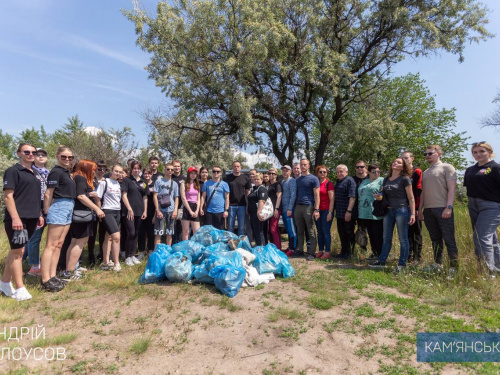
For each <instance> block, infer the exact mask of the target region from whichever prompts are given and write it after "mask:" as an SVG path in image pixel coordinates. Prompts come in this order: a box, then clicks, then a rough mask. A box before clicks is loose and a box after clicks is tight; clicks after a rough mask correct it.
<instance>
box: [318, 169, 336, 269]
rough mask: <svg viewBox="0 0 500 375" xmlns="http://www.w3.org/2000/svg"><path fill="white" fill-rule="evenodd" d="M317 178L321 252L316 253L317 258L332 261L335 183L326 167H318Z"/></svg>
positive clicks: (319, 245)
mask: <svg viewBox="0 0 500 375" xmlns="http://www.w3.org/2000/svg"><path fill="white" fill-rule="evenodd" d="M316 176H317V177H318V180H319V218H318V219H317V220H316V229H317V230H318V248H319V251H318V252H317V253H316V258H320V259H330V250H331V246H332V234H331V229H332V223H333V205H334V203H335V193H334V187H333V182H331V181H330V179H329V178H328V168H327V167H326V165H318V166H317V167H316Z"/></svg>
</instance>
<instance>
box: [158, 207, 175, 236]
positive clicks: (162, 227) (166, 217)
mask: <svg viewBox="0 0 500 375" xmlns="http://www.w3.org/2000/svg"><path fill="white" fill-rule="evenodd" d="M162 214H163V219H158V218H156V219H155V229H154V234H155V236H163V235H164V234H166V235H167V236H173V235H174V230H175V220H174V219H172V212H163V211H162Z"/></svg>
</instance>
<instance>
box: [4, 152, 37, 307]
mask: <svg viewBox="0 0 500 375" xmlns="http://www.w3.org/2000/svg"><path fill="white" fill-rule="evenodd" d="M16 153H17V157H18V158H19V162H18V163H17V164H15V165H13V166H12V167H9V168H7V170H6V171H5V173H4V175H3V190H4V194H5V198H4V199H5V218H4V226H5V233H6V235H7V239H8V240H9V245H10V251H9V253H8V255H7V259H6V261H5V268H4V271H3V274H2V279H1V281H0V291H1V292H2V293H3V294H5V295H6V296H7V297H12V298H13V299H15V300H16V301H25V300H28V299H31V298H32V297H31V294H30V293H29V292H28V290H27V289H26V287H25V286H24V283H23V268H22V258H23V251H24V247H25V244H26V243H27V242H28V240H29V238H30V237H31V236H32V235H33V233H34V232H35V229H36V227H37V226H38V227H42V226H43V224H44V219H43V216H42V214H41V211H40V206H41V197H40V189H41V187H40V180H38V179H37V178H36V176H35V173H34V172H33V169H32V165H33V162H34V160H35V155H36V153H37V151H36V149H35V147H34V146H33V145H31V144H29V143H21V144H20V145H19V147H18V148H17V152H16ZM12 281H14V283H15V284H16V289H14V286H13V285H12Z"/></svg>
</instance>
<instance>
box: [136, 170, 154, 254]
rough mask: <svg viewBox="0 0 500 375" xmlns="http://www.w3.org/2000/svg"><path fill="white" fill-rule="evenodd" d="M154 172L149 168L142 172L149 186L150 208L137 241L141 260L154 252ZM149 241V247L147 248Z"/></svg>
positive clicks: (142, 222) (142, 221) (140, 228)
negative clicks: (147, 253)
mask: <svg viewBox="0 0 500 375" xmlns="http://www.w3.org/2000/svg"><path fill="white" fill-rule="evenodd" d="M152 177H153V172H152V171H151V169H149V168H145V169H143V171H142V179H143V180H144V182H145V183H146V185H147V195H148V208H147V213H146V216H147V217H146V219H145V220H141V224H140V227H139V238H138V239H137V243H138V247H139V251H140V253H139V255H137V259H138V260H141V259H142V258H143V257H144V255H145V253H144V252H145V251H146V250H148V251H153V250H154V246H155V245H154V240H155V235H154V225H153V224H154V219H155V205H154V202H153V198H151V197H152V196H153V189H154V185H155V182H154V181H153V179H152ZM146 240H147V246H146Z"/></svg>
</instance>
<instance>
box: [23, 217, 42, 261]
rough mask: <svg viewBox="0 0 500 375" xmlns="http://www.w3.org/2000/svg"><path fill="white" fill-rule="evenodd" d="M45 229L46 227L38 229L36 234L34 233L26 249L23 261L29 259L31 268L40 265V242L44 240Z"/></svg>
mask: <svg viewBox="0 0 500 375" xmlns="http://www.w3.org/2000/svg"><path fill="white" fill-rule="evenodd" d="M44 228H45V226H43V227H41V228H36V230H35V233H33V235H32V236H31V238H30V239H29V241H28V243H27V244H26V247H25V248H24V254H23V260H25V259H26V258H28V264H29V265H30V266H33V265H35V264H40V241H41V240H42V234H43V230H44Z"/></svg>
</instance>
